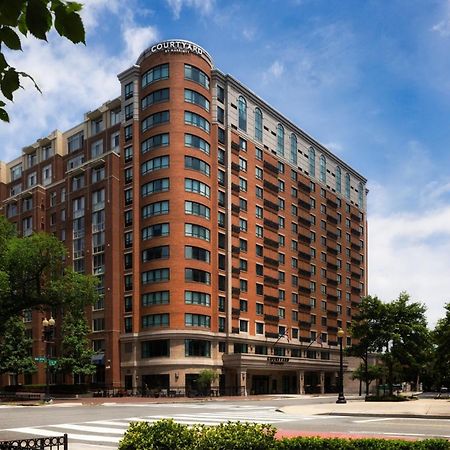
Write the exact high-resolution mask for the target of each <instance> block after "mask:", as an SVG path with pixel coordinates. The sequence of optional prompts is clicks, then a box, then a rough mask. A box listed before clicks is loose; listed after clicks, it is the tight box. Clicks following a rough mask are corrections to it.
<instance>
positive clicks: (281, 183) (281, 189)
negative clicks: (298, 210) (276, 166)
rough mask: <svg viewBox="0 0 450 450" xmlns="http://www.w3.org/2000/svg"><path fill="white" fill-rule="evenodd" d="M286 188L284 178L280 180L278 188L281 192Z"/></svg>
mask: <svg viewBox="0 0 450 450" xmlns="http://www.w3.org/2000/svg"><path fill="white" fill-rule="evenodd" d="M284 189H285V187H284V181H283V180H278V190H279V191H280V192H284ZM283 209H284V208H283Z"/></svg>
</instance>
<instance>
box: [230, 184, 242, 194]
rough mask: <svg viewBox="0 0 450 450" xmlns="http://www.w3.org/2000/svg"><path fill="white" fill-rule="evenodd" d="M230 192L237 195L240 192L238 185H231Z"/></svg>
mask: <svg viewBox="0 0 450 450" xmlns="http://www.w3.org/2000/svg"><path fill="white" fill-rule="evenodd" d="M231 190H232V191H233V192H237V193H239V192H240V191H241V188H240V187H239V185H238V184H236V183H231Z"/></svg>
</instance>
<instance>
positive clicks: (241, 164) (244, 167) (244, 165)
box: [239, 157, 247, 172]
mask: <svg viewBox="0 0 450 450" xmlns="http://www.w3.org/2000/svg"><path fill="white" fill-rule="evenodd" d="M239 169H240V170H242V171H243V172H247V160H246V159H244V158H242V157H239Z"/></svg>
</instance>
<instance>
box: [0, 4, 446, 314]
mask: <svg viewBox="0 0 450 450" xmlns="http://www.w3.org/2000/svg"><path fill="white" fill-rule="evenodd" d="M83 14H84V20H85V24H86V28H87V46H86V47H84V46H77V47H74V46H72V45H70V44H69V43H66V42H63V41H61V39H58V38H57V37H56V36H51V38H50V39H49V43H48V44H46V43H41V42H38V41H35V40H29V41H28V42H27V43H26V44H25V50H24V53H23V54H20V55H12V56H11V58H12V61H13V62H14V64H15V65H16V66H17V67H19V68H20V69H23V70H26V71H27V72H29V73H31V74H33V75H35V77H36V79H37V81H38V83H39V84H40V85H41V87H42V88H43V91H44V94H43V95H40V94H38V93H37V92H35V91H33V90H32V89H31V88H29V89H27V90H25V91H23V92H21V93H20V94H19V95H18V96H17V98H16V101H15V104H14V105H13V106H12V107H11V108H10V114H11V116H12V123H11V124H10V125H0V159H3V160H10V159H12V158H13V157H15V156H17V155H18V154H19V153H20V149H21V147H23V146H24V145H27V144H30V143H32V142H34V141H35V140H36V139H37V138H40V137H42V136H45V135H47V134H48V133H49V132H51V131H52V130H54V129H55V128H58V129H61V130H64V129H67V128H70V127H71V126H72V125H74V124H76V123H77V122H79V121H80V120H81V118H82V115H83V113H84V112H86V111H89V110H91V109H94V108H95V107H96V106H98V105H99V104H101V103H102V102H104V101H106V100H108V99H110V98H112V97H114V96H117V95H119V84H118V82H117V78H116V75H117V74H118V73H119V72H121V71H122V70H124V69H125V68H127V67H129V66H130V65H132V64H133V63H134V62H135V60H136V58H137V56H138V55H139V53H140V52H141V51H142V50H144V49H145V48H146V47H148V46H149V45H150V44H152V43H153V42H155V41H157V40H163V39H170V38H183V39H188V40H191V41H194V42H196V43H198V44H200V45H201V46H202V47H204V48H205V49H206V50H207V51H208V52H209V53H210V54H211V55H212V56H213V59H214V62H215V65H216V66H217V67H218V68H219V69H221V70H222V71H224V72H226V73H230V74H232V75H233V76H235V77H236V78H238V79H239V80H240V81H242V82H243V83H244V84H246V85H247V86H248V87H249V88H250V89H252V90H253V91H254V92H255V93H257V94H258V95H259V96H261V97H262V98H264V99H265V100H267V101H268V102H269V103H270V104H271V105H272V106H274V107H275V108H276V109H278V110H279V111H280V112H282V113H283V114H285V115H286V116H287V117H289V118H290V119H291V120H293V121H294V122H295V123H297V124H298V125H299V126H300V127H301V128H302V129H304V130H305V131H306V132H308V133H309V134H311V135H312V136H314V137H315V138H316V139H317V140H319V141H320V142H321V143H323V144H324V145H326V146H328V147H329V148H330V149H331V150H332V151H334V152H335V153H336V154H338V155H339V156H340V157H341V158H342V159H344V160H345V161H346V162H348V163H349V164H350V165H351V166H353V167H354V168H355V169H356V170H358V171H359V172H360V173H361V174H362V175H364V176H365V177H366V178H367V179H368V180H369V182H368V187H369V189H370V193H369V198H368V204H369V293H371V294H373V295H375V294H377V295H379V296H380V297H381V298H383V299H385V300H390V299H393V298H395V297H397V296H398V294H399V293H400V291H402V290H406V291H408V292H409V293H410V294H411V296H412V297H413V299H415V300H419V301H423V302H425V303H426V304H427V307H428V317H429V319H430V322H431V323H434V322H435V321H436V320H437V319H438V318H439V317H441V316H442V315H443V313H444V312H443V305H444V303H445V302H448V301H450V277H449V276H448V271H449V269H450V202H449V199H450V195H449V193H450V171H449V169H448V168H449V167H450V164H449V163H450V152H449V151H448V147H449V144H450V127H449V126H448V122H449V118H450V75H449V74H450V52H449V49H450V2H449V1H448V0H427V1H426V2H425V1H423V0H421V1H418V0H390V1H381V0H367V1H361V0H283V1H282V0H278V1H275V0H245V1H244V0H241V1H233V0H226V1H219V0H159V1H157V0H152V1H146V0H128V1H127V2H124V1H121V0H85V11H84V13H83ZM30 104H31V105H33V108H29V105H30Z"/></svg>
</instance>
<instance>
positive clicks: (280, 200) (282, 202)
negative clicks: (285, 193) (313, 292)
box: [278, 197, 286, 211]
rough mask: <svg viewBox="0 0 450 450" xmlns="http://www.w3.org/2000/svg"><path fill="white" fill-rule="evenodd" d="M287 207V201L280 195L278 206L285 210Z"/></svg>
mask: <svg viewBox="0 0 450 450" xmlns="http://www.w3.org/2000/svg"><path fill="white" fill-rule="evenodd" d="M285 207H286V202H285V201H284V199H282V198H281V197H278V208H279V209H281V211H284V209H285Z"/></svg>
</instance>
